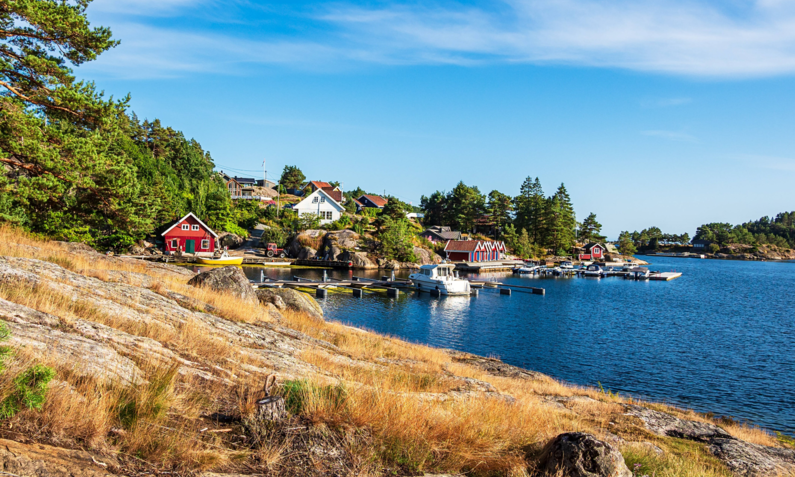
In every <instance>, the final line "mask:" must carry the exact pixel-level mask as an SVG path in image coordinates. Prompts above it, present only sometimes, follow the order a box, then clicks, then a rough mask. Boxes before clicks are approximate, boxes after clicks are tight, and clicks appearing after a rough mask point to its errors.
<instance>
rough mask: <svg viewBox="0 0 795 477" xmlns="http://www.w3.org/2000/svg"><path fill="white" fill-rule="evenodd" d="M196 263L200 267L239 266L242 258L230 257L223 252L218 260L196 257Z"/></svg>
mask: <svg viewBox="0 0 795 477" xmlns="http://www.w3.org/2000/svg"><path fill="white" fill-rule="evenodd" d="M196 262H198V263H200V264H202V265H240V264H242V263H243V257H230V256H229V254H228V253H226V252H224V253H222V254H221V256H219V257H218V258H203V257H196Z"/></svg>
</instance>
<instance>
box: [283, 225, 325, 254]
mask: <svg viewBox="0 0 795 477" xmlns="http://www.w3.org/2000/svg"><path fill="white" fill-rule="evenodd" d="M325 234H326V231H325V230H304V231H303V232H301V233H300V234H298V235H296V236H295V238H293V240H292V241H291V242H290V244H289V245H287V247H285V250H286V251H287V253H288V255H289V256H290V257H298V258H301V257H299V255H301V252H302V251H303V250H306V249H310V250H311V251H312V254H313V255H312V257H310V258H314V254H316V253H317V250H318V249H319V248H320V247H321V246H322V245H323V236H324V235H325ZM304 253H306V252H304Z"/></svg>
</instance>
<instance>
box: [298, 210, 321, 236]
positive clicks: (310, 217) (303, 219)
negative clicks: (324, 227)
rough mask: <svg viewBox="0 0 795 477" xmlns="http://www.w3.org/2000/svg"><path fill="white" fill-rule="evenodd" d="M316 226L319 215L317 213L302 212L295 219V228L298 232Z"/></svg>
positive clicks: (318, 222) (318, 221)
mask: <svg viewBox="0 0 795 477" xmlns="http://www.w3.org/2000/svg"><path fill="white" fill-rule="evenodd" d="M318 227H320V216H319V215H317V214H303V215H300V216H299V217H298V218H297V219H296V220H295V229H296V230H298V231H300V232H303V231H304V230H314V229H317V228H318Z"/></svg>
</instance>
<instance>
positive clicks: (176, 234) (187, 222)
mask: <svg viewBox="0 0 795 477" xmlns="http://www.w3.org/2000/svg"><path fill="white" fill-rule="evenodd" d="M162 235H163V239H164V240H165V241H166V252H176V251H182V252H185V253H196V252H209V253H213V252H215V249H216V248H217V246H218V244H217V243H216V240H217V239H218V234H216V233H215V232H213V229H211V228H210V227H208V226H207V225H206V224H205V223H204V222H202V221H201V220H199V218H198V217H196V216H195V215H193V212H190V213H188V215H186V216H185V217H182V218H181V219H179V220H178V221H177V222H176V223H175V224H174V225H172V226H171V227H169V228H168V230H166V231H165V232H163V233H162Z"/></svg>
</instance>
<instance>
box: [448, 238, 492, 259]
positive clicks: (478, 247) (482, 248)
mask: <svg viewBox="0 0 795 477" xmlns="http://www.w3.org/2000/svg"><path fill="white" fill-rule="evenodd" d="M444 251H445V252H446V253H447V258H448V259H450V260H452V261H454V262H490V261H495V260H502V259H503V257H504V255H505V243H504V242H498V241H496V240H494V241H491V240H450V241H448V242H447V245H445V246H444Z"/></svg>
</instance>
